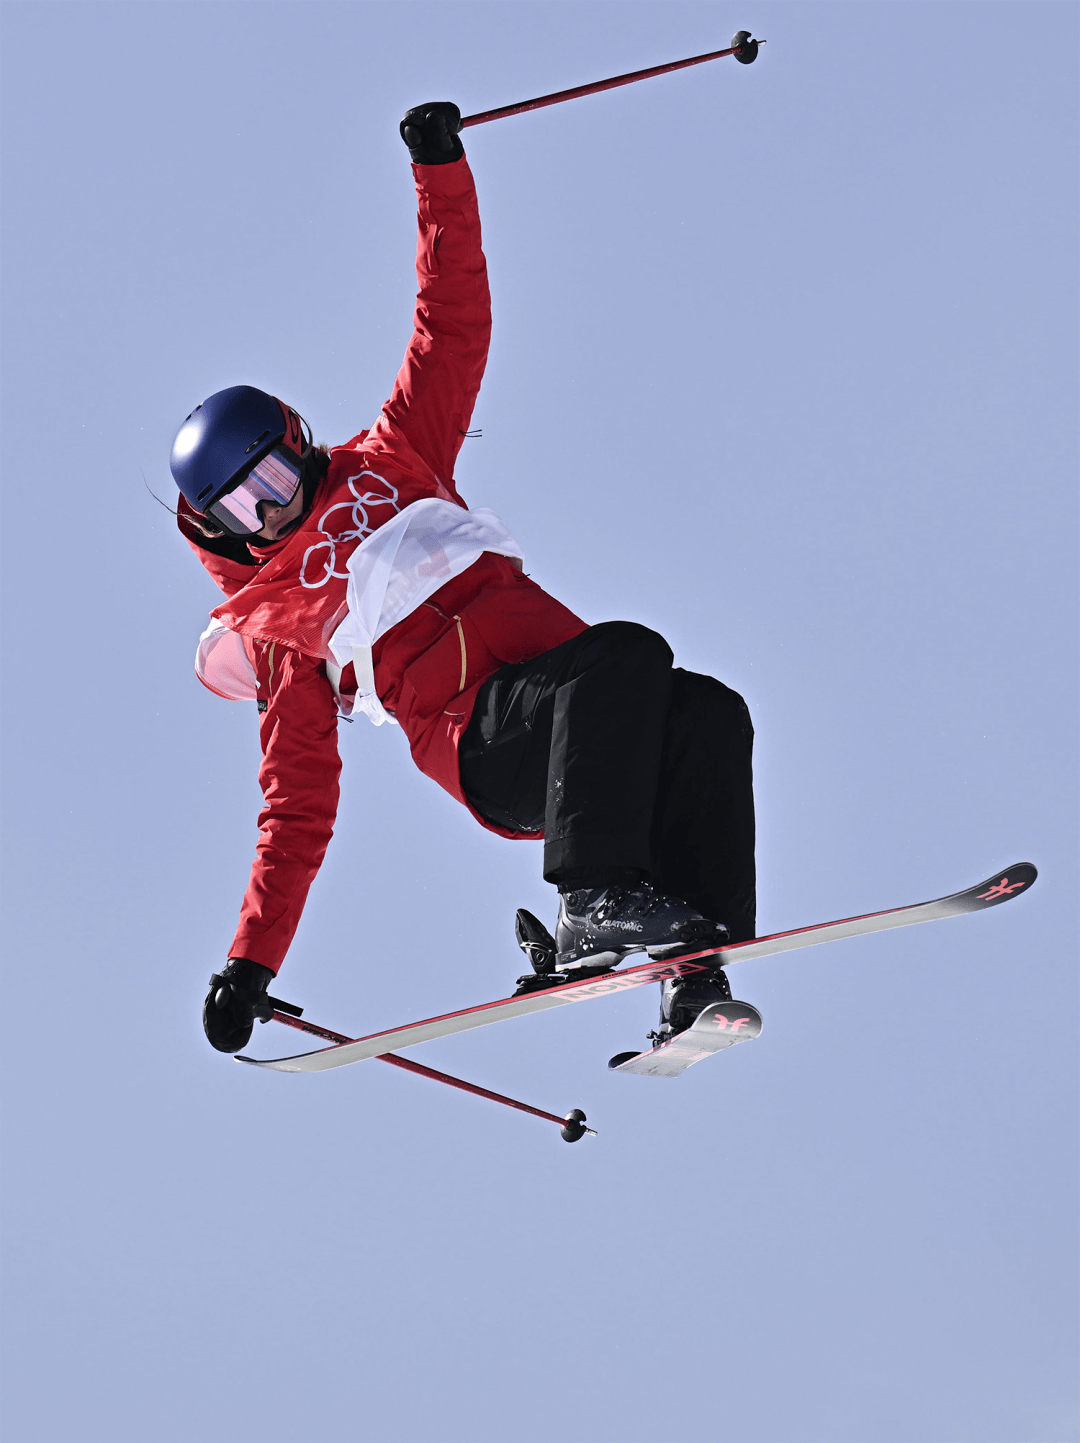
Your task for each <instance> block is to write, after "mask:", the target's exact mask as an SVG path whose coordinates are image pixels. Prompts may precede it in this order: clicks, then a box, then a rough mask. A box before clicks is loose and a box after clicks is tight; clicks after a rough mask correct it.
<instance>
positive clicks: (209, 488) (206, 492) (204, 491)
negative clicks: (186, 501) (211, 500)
mask: <svg viewBox="0 0 1080 1443" xmlns="http://www.w3.org/2000/svg"><path fill="white" fill-rule="evenodd" d="M213 489H214V488H213V486H204V487H203V489H202V490H201V491H200V492H199V500H200V501H201V500H202V499H203V497H204V496H209V495H210V492H211V491H213Z"/></svg>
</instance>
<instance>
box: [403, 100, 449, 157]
mask: <svg viewBox="0 0 1080 1443" xmlns="http://www.w3.org/2000/svg"><path fill="white" fill-rule="evenodd" d="M400 128H401V138H402V140H403V141H404V142H405V144H406V145H407V146H408V147H409V154H410V155H411V156H412V158H413V164H414V165H449V164H450V162H451V161H452V160H460V159H461V158H462V156H463V155H464V154H465V147H464V146H463V145H462V143H461V141H460V140H459V139H458V131H459V130H460V129H461V111H460V110H459V109H458V108H457V106H456V105H455V104H454V103H453V101H452V100H432V101H429V102H428V104H427V105H414V106H413V108H412V109H411V110H407V111H406V112H405V116H404V119H403V120H402V122H401V127H400Z"/></svg>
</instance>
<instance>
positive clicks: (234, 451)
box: [169, 386, 311, 533]
mask: <svg viewBox="0 0 1080 1443" xmlns="http://www.w3.org/2000/svg"><path fill="white" fill-rule="evenodd" d="M305 431H306V433H307V434H306V435H305ZM310 450H311V430H310V428H309V427H308V425H307V422H306V421H304V420H303V419H302V417H300V416H299V415H298V414H297V413H296V412H295V411H293V410H291V409H290V408H289V407H288V406H286V405H285V404H284V403H283V402H282V401H279V400H278V399H277V397H276V396H271V395H269V394H268V393H267V392H266V391H260V390H259V389H258V388H257V387H255V386H229V387H228V388H227V389H226V390H224V391H215V392H214V394H213V395H212V396H208V397H207V399H206V400H205V401H203V402H202V404H201V405H199V406H196V407H195V409H194V411H192V413H191V415H190V416H189V417H188V418H187V420H186V421H185V422H184V424H183V425H182V426H181V427H180V430H179V431H178V432H177V433H176V440H175V441H174V442H173V447H172V455H171V456H170V458H169V466H170V469H171V471H172V474H173V480H174V481H175V482H176V484H177V486H179V488H180V490H181V492H182V493H183V495H184V498H185V500H186V501H187V502H188V503H189V504H190V505H191V506H193V507H194V509H195V510H196V511H199V512H202V513H203V514H204V515H206V514H207V513H209V512H210V509H211V507H214V503H215V502H217V501H219V500H220V499H221V497H223V496H225V495H226V494H227V493H229V492H232V491H233V490H235V489H236V488H238V487H239V486H240V485H241V483H242V482H243V481H244V479H245V477H247V476H248V475H249V473H251V472H252V471H253V470H254V469H255V467H256V466H258V465H259V463H260V462H262V461H263V460H264V458H266V457H269V456H270V453H271V452H275V453H276V455H277V456H278V457H279V458H280V460H281V461H282V462H284V463H285V465H286V468H287V471H288V472H291V473H293V474H295V476H296V477H297V479H298V478H299V469H300V462H301V461H302V460H303V459H304V457H306V456H307V454H308V452H309V451H310ZM270 467H271V469H273V463H272V462H271V463H270ZM278 469H280V468H278ZM293 490H294V491H295V486H294V487H293ZM264 495H265V498H266V499H277V497H276V496H275V495H274V493H273V492H272V491H265V493H264ZM220 510H221V508H215V512H214V519H215V520H218V521H222V520H223V524H224V525H225V529H226V530H229V531H233V530H237V531H239V532H241V533H243V532H247V531H250V529H251V527H250V525H249V526H243V525H239V526H234V525H230V524H229V522H228V519H227V518H225V517H224V514H223V513H222V514H221V515H219V512H220ZM260 524H261V523H260ZM255 529H258V528H257V526H256V527H255Z"/></svg>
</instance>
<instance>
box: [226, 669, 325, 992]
mask: <svg viewBox="0 0 1080 1443" xmlns="http://www.w3.org/2000/svg"><path fill="white" fill-rule="evenodd" d="M253 645H254V661H255V671H256V675H257V677H258V682H259V709H260V711H261V712H262V714H261V716H260V717H259V741H260V743H261V745H262V764H261V766H260V767H259V784H260V786H261V787H262V792H263V808H262V811H261V812H260V813H259V843H258V847H257V850H256V853H255V861H254V863H253V864H252V868H251V879H250V881H249V882H248V887H247V892H246V893H245V894H244V903H243V906H242V907H241V909H240V925H239V927H238V928H237V931H236V936H235V937H234V938H233V941H232V946H231V947H230V949H229V956H230V957H247V958H248V959H249V960H250V961H252V962H258V963H261V965H262V966H263V967H269V968H271V969H272V970H273V971H274V972H276V971H277V970H278V968H279V967H280V966H281V963H282V960H283V959H284V956H285V953H286V952H287V951H288V950H289V944H290V943H291V942H292V939H293V935H294V933H295V932H296V928H297V926H298V924H299V922H300V915H301V913H302V912H303V910H304V903H305V902H306V900H307V894H308V888H309V887H310V886H311V883H312V882H313V881H314V878H315V873H316V872H317V871H318V870H319V867H320V866H321V865H322V859H323V856H324V855H325V853H326V848H327V845H328V843H329V841H330V838H331V836H332V834H333V830H334V819H335V817H336V816H337V806H338V778H339V776H340V773H341V761H340V758H339V757H338V747H337V706H336V703H335V701H334V694H333V692H332V690H331V688H330V683H329V682H328V681H327V679H326V672H325V668H324V666H323V663H322V662H321V661H319V660H318V658H316V657H312V656H305V655H304V654H303V653H301V652H297V651H289V650H286V649H285V648H283V647H281V646H276V645H275V644H274V643H272V642H263V641H256V642H255V643H254V644H253ZM264 701H265V703H266V709H265V711H263V710H262V708H263V703H264Z"/></svg>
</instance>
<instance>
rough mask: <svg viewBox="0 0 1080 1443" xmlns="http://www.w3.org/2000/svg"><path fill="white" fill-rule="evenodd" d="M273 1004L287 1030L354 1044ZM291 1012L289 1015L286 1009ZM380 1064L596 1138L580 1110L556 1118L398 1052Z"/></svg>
mask: <svg viewBox="0 0 1080 1443" xmlns="http://www.w3.org/2000/svg"><path fill="white" fill-rule="evenodd" d="M269 1001H270V1002H272V1003H273V1005H274V1021H275V1022H283V1023H284V1024H285V1026H286V1027H295V1028H296V1029H297V1030H298V1031H299V1032H308V1033H310V1034H311V1036H313V1037H321V1038H323V1039H324V1040H325V1041H327V1042H337V1043H341V1042H354V1041H355V1040H356V1039H355V1038H353V1037H346V1036H345V1035H344V1034H343V1033H341V1032H331V1031H330V1029H329V1027H319V1026H317V1024H316V1023H314V1022H304V1021H303V1020H302V1019H301V1017H300V1016H299V1015H298V1014H299V1012H300V1010H301V1009H300V1008H296V1009H295V1010H294V1009H293V1008H292V1006H291V1004H289V1003H283V1002H281V1001H280V1000H279V999H278V998H276V997H271V998H270V999H269ZM285 1007H288V1008H289V1011H288V1012H286V1011H284V1010H283V1009H284V1008H285ZM376 1061H377V1062H389V1063H390V1064H391V1065H392V1066H394V1067H402V1068H404V1069H405V1071H406V1072H414V1073H416V1074H417V1075H418V1076H419V1077H430V1078H431V1080H432V1081H433V1082H445V1083H446V1085H447V1086H448V1087H458V1088H460V1089H461V1091H462V1092H471V1093H472V1094H473V1095H474V1096H475V1097H486V1098H487V1099H488V1100H489V1101H490V1102H501V1103H502V1104H503V1106H504V1107H516V1108H517V1110H518V1111H519V1112H528V1113H531V1114H532V1116H533V1117H542V1118H544V1119H545V1120H546V1121H547V1122H554V1123H555V1124H556V1125H557V1126H558V1128H559V1129H560V1131H561V1132H562V1135H563V1137H564V1138H565V1139H566V1141H567V1142H577V1140H578V1139H579V1138H581V1137H584V1136H585V1134H586V1133H589V1134H590V1136H592V1137H596V1135H597V1134H596V1130H595V1128H592V1127H584V1126H583V1123H584V1122H585V1114H584V1113H583V1112H582V1111H581V1109H580V1108H579V1107H575V1108H574V1109H573V1110H572V1111H571V1112H568V1113H567V1114H566V1116H565V1117H557V1116H556V1115H555V1113H553V1112H544V1111H543V1110H542V1109H541V1108H539V1107H530V1106H529V1104H528V1103H527V1102H518V1101H516V1099H514V1098H512V1097H504V1096H503V1094H502V1093H501V1092H491V1091H490V1090H489V1089H488V1088H486V1087H478V1086H477V1085H476V1083H474V1082H464V1081H463V1080H462V1079H461V1078H460V1077H451V1076H450V1074H449V1073H448V1072H436V1071H435V1069H434V1068H433V1067H425V1066H424V1065H423V1064H422V1063H419V1062H411V1061H410V1060H409V1059H408V1058H405V1057H398V1055H397V1053H395V1052H380V1053H377V1054H376Z"/></svg>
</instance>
